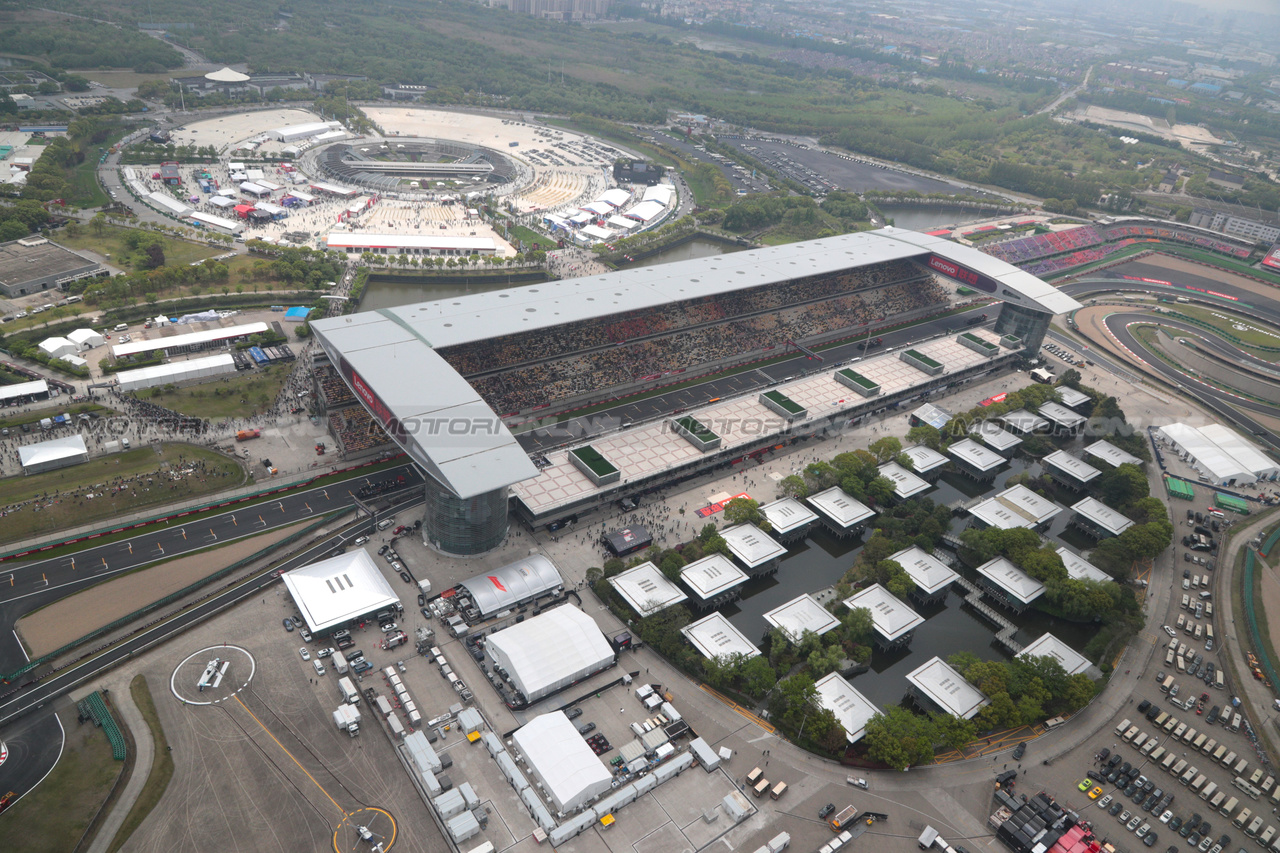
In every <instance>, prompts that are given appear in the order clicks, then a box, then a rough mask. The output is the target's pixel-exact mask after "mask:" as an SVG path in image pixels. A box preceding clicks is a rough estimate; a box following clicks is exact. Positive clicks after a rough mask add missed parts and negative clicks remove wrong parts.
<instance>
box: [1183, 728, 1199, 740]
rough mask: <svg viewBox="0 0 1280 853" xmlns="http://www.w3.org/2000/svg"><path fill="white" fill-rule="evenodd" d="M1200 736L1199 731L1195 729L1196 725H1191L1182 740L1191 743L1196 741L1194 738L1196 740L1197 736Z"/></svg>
mask: <svg viewBox="0 0 1280 853" xmlns="http://www.w3.org/2000/svg"><path fill="white" fill-rule="evenodd" d="M1198 737H1200V733H1199V732H1197V731H1196V730H1195V727H1194V726H1193V727H1191V728H1189V729H1187V731H1186V733H1185V734H1183V735H1182V742H1183V743H1191V742H1192V741H1194V740H1195V739H1196V738H1198Z"/></svg>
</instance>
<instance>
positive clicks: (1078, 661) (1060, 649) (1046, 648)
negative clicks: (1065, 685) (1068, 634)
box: [1018, 634, 1090, 675]
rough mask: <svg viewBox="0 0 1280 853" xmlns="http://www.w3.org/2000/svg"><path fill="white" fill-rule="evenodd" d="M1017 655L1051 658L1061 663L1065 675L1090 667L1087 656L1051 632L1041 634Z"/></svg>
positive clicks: (1077, 672) (1075, 673)
mask: <svg viewBox="0 0 1280 853" xmlns="http://www.w3.org/2000/svg"><path fill="white" fill-rule="evenodd" d="M1018 657H1020V658H1030V657H1037V658H1053V659H1054V660H1056V661H1057V662H1058V663H1060V664H1062V668H1063V669H1065V670H1066V671H1067V675H1077V674H1079V673H1081V672H1084V671H1085V670H1086V669H1088V668H1089V667H1090V663H1089V659H1088V658H1087V657H1085V656H1084V655H1082V654H1080V653H1079V652H1078V651H1076V650H1075V649H1073V648H1071V647H1070V646H1068V645H1067V644H1066V643H1064V642H1062V640H1059V639H1058V638H1057V637H1055V636H1053V634H1042V635H1041V636H1040V638H1039V639H1037V640H1035V641H1033V642H1032V643H1031V645H1029V646H1027V647H1026V648H1025V649H1023V650H1022V651H1020V652H1018Z"/></svg>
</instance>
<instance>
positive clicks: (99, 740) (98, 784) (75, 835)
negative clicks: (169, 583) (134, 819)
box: [0, 711, 124, 853]
mask: <svg viewBox="0 0 1280 853" xmlns="http://www.w3.org/2000/svg"><path fill="white" fill-rule="evenodd" d="M66 732H67V742H66V746H65V748H64V749H63V751H62V757H61V758H60V759H59V760H58V764H57V766H56V767H54V768H53V771H52V772H51V773H50V774H49V775H48V777H47V778H45V780H44V781H43V782H41V783H40V784H39V786H37V787H36V788H35V790H33V791H32V792H31V793H29V794H27V795H26V796H25V797H23V798H22V800H21V801H20V802H19V803H18V804H17V805H16V806H13V807H12V808H10V809H9V810H8V811H6V812H5V813H4V814H3V815H0V838H3V839H4V849H5V850H6V851H7V853H67V851H69V850H74V849H75V846H76V843H77V842H78V841H79V840H80V836H81V835H83V834H84V831H85V829H86V828H87V827H88V826H89V821H91V820H93V816H94V814H95V813H96V812H97V811H98V809H99V808H100V807H101V806H102V804H103V802H104V801H105V800H106V799H107V796H108V795H109V794H110V793H111V787H112V785H113V784H114V782H115V780H116V777H117V776H118V775H119V774H120V773H121V772H122V770H123V768H124V764H123V762H118V761H116V760H115V759H113V758H112V757H111V746H110V744H108V743H107V736H106V735H104V734H103V733H102V730H101V729H99V728H96V727H95V726H94V725H93V724H92V723H84V724H83V725H79V726H77V725H76V723H75V713H74V711H73V712H72V713H71V723H70V726H68V728H67V729H66Z"/></svg>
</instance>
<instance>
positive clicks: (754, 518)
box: [724, 498, 773, 533]
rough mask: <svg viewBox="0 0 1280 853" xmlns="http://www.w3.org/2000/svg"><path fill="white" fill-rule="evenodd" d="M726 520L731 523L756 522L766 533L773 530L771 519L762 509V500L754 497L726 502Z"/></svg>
mask: <svg viewBox="0 0 1280 853" xmlns="http://www.w3.org/2000/svg"><path fill="white" fill-rule="evenodd" d="M724 520H725V521H726V522H728V523H729V524H754V525H755V526H756V527H758V528H760V529H761V530H762V531H764V532H765V533H768V532H769V531H771V530H773V525H772V524H770V523H769V519H767V518H765V516H764V513H763V512H761V511H760V502H759V501H757V500H755V499H753V498H734V499H733V500H731V501H729V502H728V503H727V504H725V505H724Z"/></svg>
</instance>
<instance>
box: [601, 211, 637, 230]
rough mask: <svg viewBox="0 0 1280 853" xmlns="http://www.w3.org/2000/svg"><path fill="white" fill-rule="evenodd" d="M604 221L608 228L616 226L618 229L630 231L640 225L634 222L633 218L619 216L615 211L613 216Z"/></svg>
mask: <svg viewBox="0 0 1280 853" xmlns="http://www.w3.org/2000/svg"><path fill="white" fill-rule="evenodd" d="M604 222H605V224H606V225H608V226H609V227H610V228H617V229H618V230H619V231H630V230H632V229H633V228H639V227H640V223H639V222H636V221H635V220H634V219H627V217H625V216H619V215H618V214H616V213H615V214H614V215H613V216H610V217H609V218H608V219H606V220H605V221H604Z"/></svg>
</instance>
